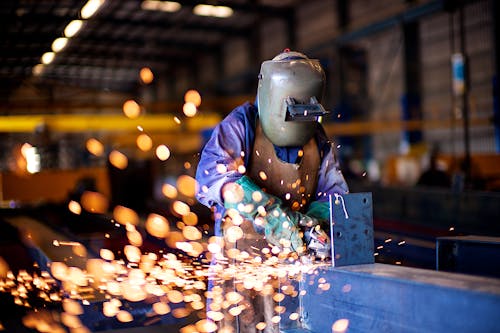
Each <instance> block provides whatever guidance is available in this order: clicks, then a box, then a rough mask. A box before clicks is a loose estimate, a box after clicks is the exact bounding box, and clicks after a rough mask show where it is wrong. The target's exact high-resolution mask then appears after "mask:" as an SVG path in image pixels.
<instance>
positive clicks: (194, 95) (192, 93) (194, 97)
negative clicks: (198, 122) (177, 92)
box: [184, 89, 201, 107]
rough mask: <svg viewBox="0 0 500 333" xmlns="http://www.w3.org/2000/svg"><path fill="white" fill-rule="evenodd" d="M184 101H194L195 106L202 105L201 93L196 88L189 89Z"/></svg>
mask: <svg viewBox="0 0 500 333" xmlns="http://www.w3.org/2000/svg"><path fill="white" fill-rule="evenodd" d="M184 102H186V103H193V104H194V106H196V107H199V106H200V105H201V95H200V93H199V92H198V91H196V90H194V89H191V90H188V91H187V92H186V93H185V94H184Z"/></svg>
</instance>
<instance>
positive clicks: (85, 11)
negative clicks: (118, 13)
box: [80, 0, 105, 20]
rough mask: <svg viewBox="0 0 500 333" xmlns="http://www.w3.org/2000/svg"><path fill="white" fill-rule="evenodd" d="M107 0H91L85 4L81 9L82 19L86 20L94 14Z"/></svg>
mask: <svg viewBox="0 0 500 333" xmlns="http://www.w3.org/2000/svg"><path fill="white" fill-rule="evenodd" d="M104 1H105V0H89V1H87V3H86V4H85V6H83V7H82V10H81V11H80V15H81V17H82V19H84V20H86V19H88V18H90V17H91V16H92V15H94V14H95V13H96V12H97V10H98V9H99V7H101V5H102V4H103V3H104Z"/></svg>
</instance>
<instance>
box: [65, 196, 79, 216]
mask: <svg viewBox="0 0 500 333" xmlns="http://www.w3.org/2000/svg"><path fill="white" fill-rule="evenodd" d="M68 209H69V211H70V212H72V213H73V214H76V215H80V214H81V213H82V206H80V204H79V203H78V202H76V201H74V200H71V201H70V202H69V203H68Z"/></svg>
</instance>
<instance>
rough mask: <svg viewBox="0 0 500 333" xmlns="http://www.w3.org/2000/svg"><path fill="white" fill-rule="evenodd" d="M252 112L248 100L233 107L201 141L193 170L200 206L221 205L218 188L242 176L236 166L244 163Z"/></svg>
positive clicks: (249, 143) (249, 139) (252, 116)
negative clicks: (198, 157) (201, 144)
mask: <svg viewBox="0 0 500 333" xmlns="http://www.w3.org/2000/svg"><path fill="white" fill-rule="evenodd" d="M256 113H257V111H256V109H255V107H254V106H253V105H252V104H250V103H246V104H244V105H242V106H240V107H238V108H236V109H235V110H233V111H232V112H231V113H230V114H229V115H228V116H227V117H226V118H224V120H223V121H222V122H221V123H220V124H219V125H217V127H215V129H214V131H213V132H212V135H211V137H210V139H209V140H208V141H207V143H206V144H205V147H204V148H203V151H202V153H201V157H200V161H199V163H198V168H197V169H196V180H197V182H198V186H199V190H198V193H197V195H196V197H197V199H198V200H199V201H200V203H202V204H203V205H205V206H207V207H212V206H214V205H218V206H223V200H222V197H221V190H222V187H223V186H224V185H225V184H226V183H228V182H234V181H236V180H238V179H239V178H241V177H242V176H243V173H242V172H244V169H238V167H240V166H245V165H247V162H248V158H249V152H250V150H251V148H252V147H251V143H252V142H253V139H254V135H255V134H254V126H255V125H254V123H252V119H253V122H254V121H255V115H256Z"/></svg>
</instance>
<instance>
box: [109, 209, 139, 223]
mask: <svg viewBox="0 0 500 333" xmlns="http://www.w3.org/2000/svg"><path fill="white" fill-rule="evenodd" d="M113 217H114V219H115V220H116V221H117V222H118V223H120V224H123V225H126V224H132V225H137V224H139V215H137V213H136V212H135V211H134V210H133V209H130V208H127V207H124V206H116V207H115V208H114V209H113Z"/></svg>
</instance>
